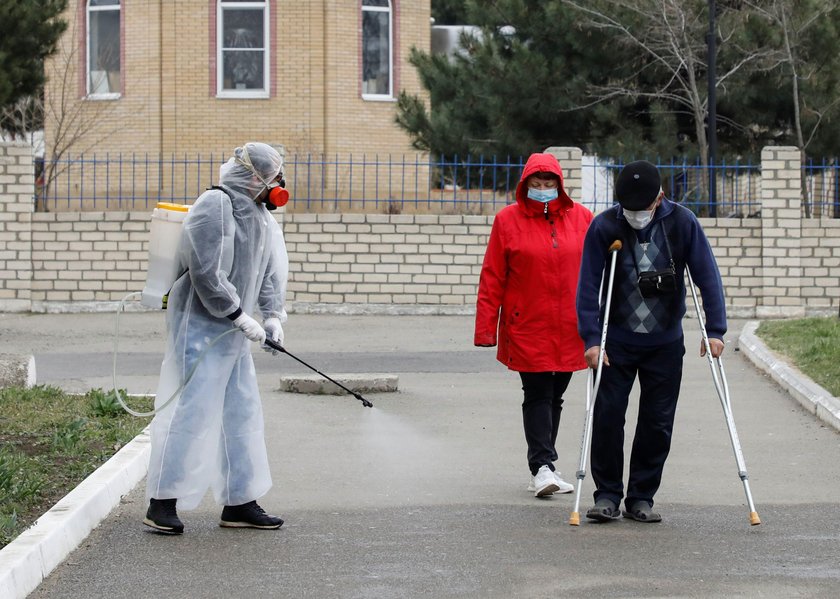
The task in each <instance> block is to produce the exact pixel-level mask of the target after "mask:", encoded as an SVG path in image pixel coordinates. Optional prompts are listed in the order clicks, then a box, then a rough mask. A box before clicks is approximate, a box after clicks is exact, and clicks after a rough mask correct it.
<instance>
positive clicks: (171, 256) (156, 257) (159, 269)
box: [113, 187, 373, 417]
mask: <svg viewBox="0 0 840 599" xmlns="http://www.w3.org/2000/svg"><path fill="white" fill-rule="evenodd" d="M216 189H220V191H222V192H223V193H227V192H225V190H224V189H221V188H218V187H216ZM281 190H282V191H283V192H286V190H285V189H281ZM285 199H286V200H288V192H286V198H285ZM282 203H283V204H285V203H286V202H285V201H283V202H282ZM281 205H282V204H281ZM189 210H190V206H189V205H184V204H170V203H166V202H159V203H158V204H157V205H156V207H155V209H154V210H153V211H152V222H151V226H150V233H149V259H148V268H147V270H146V285H145V286H144V287H143V291H142V292H133V293H129V294H128V295H126V296H125V297H124V298H123V299H122V300H120V303H119V306H118V307H117V316H116V319H115V326H114V362H113V381H114V393H115V395H116V397H117V401H119V403H120V405H121V406H122V407H123V409H124V410H125V411H126V412H128V413H129V414H131V415H133V416H138V417H146V416H154V415H155V414H156V413H157V412H159V411H161V410H163V409H164V408H166V406H168V405H169V404H170V403H171V402H172V400H173V399H175V397H177V396H178V394H179V393H180V392H181V391H182V390H183V389H184V387H185V386H186V385H187V383H189V381H190V380H191V379H192V377H193V374H194V373H195V369H196V368H197V366H198V364H199V363H200V362H201V360H202V359H203V358H204V354H205V353H206V352H207V351H208V350H210V349H211V348H212V347H213V346H214V345H216V343H218V342H219V340H220V339H221V338H222V337H224V336H225V335H229V334H231V333H235V332H237V331H238V330H239V329H237V328H231V329H230V330H227V331H225V332H224V333H222V334H221V335H218V336H217V337H216V338H214V339H213V340H212V341H210V343H209V344H208V345H207V347H205V348H204V349H203V350H202V352H201V354H199V356H198V359H197V360H196V362H195V364H193V367H192V368H191V369H190V371H189V372H188V373H187V376H186V378H185V379H184V381H183V382H182V383H181V385H180V386H179V387H178V389H176V390H175V392H174V393H173V394H172V396H171V397H170V398H169V399H167V400H166V402H165V403H164V404H163V405H161V406H160V407H158V408H156V409H153V410H152V411H150V412H137V411H135V410H133V409H131V408H130V407H129V406H128V405H127V404H126V402H125V400H124V399H123V397H122V395H121V394H120V392H119V389H118V387H117V342H118V340H119V316H120V313H121V312H122V311H123V310H124V306H125V302H126V300H128V299H131V298H136V297H137V296H140V303H141V304H142V305H144V306H146V307H147V308H154V309H157V310H161V309H162V310H165V309H166V308H167V304H168V300H169V291H170V290H171V289H172V286H173V285H174V284H175V281H177V280H178V279H179V278H180V277H181V276H183V275H184V273H186V272H187V271H186V269H185V268H182V266H181V264H180V263H179V261H178V248H179V246H180V244H181V235H182V232H183V225H184V219H185V218H186V216H187V214H188V213H189ZM266 345H267V346H268V347H270V348H272V349H274V350H275V351H279V352H281V353H284V354H286V355H288V356H289V357H291V358H293V359H294V360H297V361H298V362H300V363H301V364H303V365H304V366H306V367H307V368H309V369H310V370H313V371H315V372H316V373H318V374H319V375H321V376H322V377H324V378H325V379H327V380H328V381H330V382H331V383H334V384H335V385H337V386H338V387H340V388H341V389H343V390H345V391H347V393H349V394H350V395H352V396H353V397H355V398H356V399H358V400H359V401H361V402H362V405H363V406H365V407H367V408H370V407H373V404H372V403H371V402H370V401H368V400H367V399H365V398H364V397H362V396H361V395H360V394H359V393H356V392H354V391H351V390H350V389H348V388H347V387H345V386H344V385H342V384H341V383H339V382H337V381H335V380H334V379H332V378H330V377H329V376H327V375H326V374H324V373H323V372H321V371H320V370H318V369H316V368H315V367H313V366H310V365H309V364H307V363H306V362H304V361H303V360H301V359H300V358H298V357H297V356H295V355H293V354H291V353H290V352H289V351H288V350H286V349H285V348H284V347H283V346H281V345H279V344H277V343H275V342H273V341H271V340H270V339H266Z"/></svg>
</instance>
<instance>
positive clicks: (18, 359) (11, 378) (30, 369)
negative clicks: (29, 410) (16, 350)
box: [0, 354, 38, 389]
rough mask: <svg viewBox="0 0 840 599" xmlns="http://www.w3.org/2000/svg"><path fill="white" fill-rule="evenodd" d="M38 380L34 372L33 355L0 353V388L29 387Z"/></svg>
mask: <svg viewBox="0 0 840 599" xmlns="http://www.w3.org/2000/svg"><path fill="white" fill-rule="evenodd" d="M36 380H38V378H37V376H36V373H35V356H33V355H16V354H0V388H2V387H25V388H26V389H29V388H31V387H32V386H33V385H34V384H35V381H36Z"/></svg>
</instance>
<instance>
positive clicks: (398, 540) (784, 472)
mask: <svg viewBox="0 0 840 599" xmlns="http://www.w3.org/2000/svg"><path fill="white" fill-rule="evenodd" d="M686 326H687V336H686V339H687V343H686V345H687V348H688V352H687V356H686V372H685V376H684V383H683V394H682V397H681V400H680V406H679V409H678V411H677V424H676V428H675V432H674V443H673V448H672V452H671V457H670V458H669V461H668V464H667V466H666V470H665V476H664V480H663V485H662V487H661V490H660V492H659V494H658V495H657V509H659V510H660V511H661V513H662V515H663V518H664V521H663V522H662V523H661V524H654V525H646V524H639V523H635V522H630V521H618V522H614V523H609V524H604V525H598V524H591V523H588V522H586V521H584V522H583V523H582V524H581V526H580V527H572V526H569V525H568V524H567V523H566V522H567V520H568V516H569V512H570V510H571V507H572V503H573V499H572V496H571V495H563V496H559V495H558V496H554V497H552V498H550V499H546V500H538V499H535V498H534V497H533V496H532V495H531V494H529V493H527V492H526V491H525V486H526V484H527V482H528V472H527V467H526V463H525V443H524V439H523V435H522V431H521V423H520V418H521V412H520V407H519V404H520V403H521V398H520V395H521V391H520V389H519V382H518V377H517V376H516V374H515V373H512V372H508V371H506V370H505V369H503V368H502V367H501V366H500V365H498V364H497V363H496V362H495V361H494V359H493V355H494V354H493V350H487V349H478V348H473V347H472V346H471V339H472V317H469V316H422V317H419V316H394V317H376V316H330V315H292V316H291V318H290V322H289V324H288V327H287V335H286V338H287V346H288V348H289V349H290V350H291V351H294V352H295V353H296V354H298V355H300V356H301V357H303V358H304V359H307V361H310V363H312V364H314V365H316V366H318V367H319V368H320V369H321V370H323V371H324V372H327V373H328V374H338V373H341V372H394V373H398V375H399V387H400V390H399V391H398V392H397V393H389V394H381V395H370V396H368V397H369V399H371V400H372V401H373V402H374V404H375V407H374V408H373V409H366V408H363V407H361V405H360V404H359V402H358V401H356V400H355V399H353V398H351V397H346V396H345V397H337V396H304V395H295V394H289V393H283V392H279V391H277V390H276V388H277V387H278V382H279V377H280V376H281V375H282V374H284V373H287V372H291V371H295V369H297V366H296V365H295V364H296V363H294V362H293V361H292V360H290V359H289V358H287V357H285V356H279V357H271V356H269V355H267V354H260V355H259V356H257V357H258V360H257V368H258V371H259V374H260V385H261V392H262V395H263V403H264V406H265V414H266V430H267V433H268V435H267V436H268V443H269V453H270V457H271V466H272V474H273V476H274V480H275V486H274V487H273V488H272V490H271V491H270V492H269V493H268V495H266V496H265V497H264V498H263V499H262V500H261V504H262V505H264V506H265V507H266V508H267V509H268V510H270V511H274V512H279V513H281V514H282V515H283V516H284V518H285V519H286V524H285V525H284V526H283V528H281V529H280V530H279V531H254V530H227V529H221V528H219V527H218V525H217V522H218V516H219V513H220V508H218V507H217V506H215V505H214V504H213V502H212V500H210V499H207V500H205V502H204V503H203V504H202V505H201V506H200V507H199V509H197V510H195V511H192V512H185V513H183V514H182V517H183V520H184V522H185V525H186V528H187V530H186V533H185V534H184V535H183V536H182V537H166V536H161V535H157V534H155V533H153V532H151V531H150V530H149V529H148V528H146V527H144V526H143V525H142V524H141V522H140V521H141V519H142V516H143V513H144V511H145V507H146V506H145V500H144V497H143V484H142V481H141V483H140V484H138V485H137V486H136V487H135V488H134V490H132V491H130V492H129V493H128V494H127V495H125V497H124V498H123V499H122V501H121V502H120V504H119V505H118V507H117V508H116V509H114V510H113V511H112V512H111V513H110V515H108V517H107V518H106V519H105V520H104V521H103V522H102V523H101V525H100V526H99V527H98V528H96V529H95V530H94V531H93V532H92V533H91V534H90V536H89V537H88V538H87V539H86V540H85V541H84V542H83V543H82V545H81V546H80V547H79V548H78V549H77V550H75V551H74V552H73V553H72V554H71V555H70V556H69V557H68V558H67V559H66V560H64V561H63V563H62V564H61V565H60V566H59V567H58V568H57V569H56V570H55V571H53V572H52V573H51V574H50V575H49V576H48V577H47V578H46V580H45V581H44V582H43V583H42V584H41V585H40V586H39V587H38V588H37V589H36V590H35V591H34V592H33V593H32V594H31V597H34V598H38V599H45V598H59V597H62V598H63V597H68V598H69V597H74V598H75V597H109V598H123V597H125V598H137V597H165V596H168V597H179V598H181V597H183V598H199V597H200V598H216V597H218V598H229V597H319V598H324V597H327V598H329V597H340V598H355V597H358V598H379V597H382V598H386V597H387V598H394V597H422V596H427V597H476V598H478V597H481V598H494V597H499V598H505V599H510V598H518V597H522V598H535V597H554V596H574V597H603V596H623V597H834V596H836V592H837V588H839V585H840V518H837V515H838V499H837V498H838V497H840V434H838V432H837V431H836V430H835V429H834V428H832V427H830V426H826V425H825V424H824V423H823V422H822V421H820V420H818V419H816V418H815V417H814V415H813V414H810V413H808V412H806V411H805V410H804V409H803V408H801V407H800V405H799V404H797V403H796V402H794V401H793V400H792V399H791V398H790V396H789V395H788V394H787V393H786V392H784V391H783V390H781V389H780V388H779V387H778V386H777V385H776V384H775V383H774V382H773V381H771V380H770V379H769V378H768V377H767V376H766V375H764V374H763V373H762V372H760V371H759V370H757V369H756V368H755V367H754V366H753V365H752V364H751V363H750V362H748V361H747V360H746V359H745V358H744V357H743V356H742V355H741V354H740V352H738V351H735V344H734V343H730V345H729V347H728V348H727V353H726V354H725V359H726V368H727V376H728V379H729V384H730V389H731V392H732V398H733V406H734V407H733V410H734V415H735V421H736V423H737V425H738V432H739V434H740V438H741V442H742V445H743V450H744V455H745V458H746V461H747V466H748V470H749V473H750V483H751V488H752V492H753V495H754V497H755V501H756V505H757V509H758V512H759V514H760V516H761V519H762V525H761V526H758V527H750V526H749V521H748V510H747V507H746V502H745V499H744V493H743V486H742V484H741V482H740V480H739V479H738V476H737V468H736V465H735V461H734V458H733V454H732V450H731V446H730V444H729V439H728V436H727V433H726V427H725V424H724V420H723V417H722V413H721V409H720V405H719V402H718V399H717V396H716V394H715V392H714V388H713V386H712V383H711V376H710V374H709V369H708V363H707V362H706V360H705V359H700V358H699V357H698V356H697V349H698V347H699V338H700V337H699V333H698V332H697V330H696V324H695V323H694V321H687V323H686ZM742 326H743V323H739V322H736V323H732V329H733V330H732V331H731V332H730V338H731V339H735V338H737V334H738V332H739V330H740V328H741V327H742ZM121 328H122V330H123V337H122V340H121V342H120V343H121V351H122V352H125V353H123V354H121V361H120V372H121V373H122V374H121V375H120V381H119V383H120V386H125V387H128V388H129V390H130V391H132V392H147V391H152V390H154V386H155V382H156V367H155V366H154V364H155V361H157V362H158V363H159V360H160V354H161V352H162V332H163V318H162V316H160V315H159V314H127V315H124V316H123V320H122V325H121ZM0 330H3V331H4V333H3V337H2V338H0V341H2V343H3V344H4V346H5V344H6V343H7V342H9V343H12V344H17V345H16V347H14V348H12V347H10V348H9V350H11V349H15V350H17V351H31V352H32V353H33V354H35V356H36V362H37V368H38V373H39V381H42V382H51V383H53V384H62V386H67V387H78V388H82V389H83V388H90V387H95V386H101V387H106V388H107V387H110V377H109V375H108V372H109V369H110V359H111V355H110V353H109V352H110V351H111V348H112V342H113V340H112V332H113V317H112V316H109V315H89V314H88V315H60V316H50V315H39V316H30V315H26V316H14V315H0ZM27 343H28V344H30V345H31V347H30V348H29V349H28V350H26V349H25V348H24V347H22V345H25V344H27ZM126 356H128V358H126ZM103 363H104V364H105V367H104V368H103V366H102V364H103ZM150 364H151V365H152V366H150ZM135 368H136V370H135V372H132V369H135ZM42 375H43V379H42ZM584 381H585V377H584V375H583V373H580V374H577V375H576V376H575V377H574V378H573V381H572V385H571V387H570V389H569V391H568V394H567V402H566V410H565V411H564V413H563V422H562V423H561V429H560V438H559V439H558V452H559V454H560V456H561V457H560V460H559V461H558V464H557V466H558V468H559V469H560V470H562V471H563V473H564V476H565V477H566V478H567V479H569V478H573V472H574V470H575V469H576V467H577V460H578V454H579V443H580V433H581V430H582V423H583V399H584V391H583V390H584ZM634 407H635V406H632V405H631V410H630V413H628V422H631V423H632V422H633V420H634V415H633V410H634ZM628 429H632V426H628ZM629 433H630V430H628V436H631V435H630V434H629ZM628 443H629V439H628ZM583 484H584V493H583V505H582V508H583V510H585V509H586V508H587V507H588V506H589V505H590V504H591V495H592V490H593V488H592V482H591V478H590V477H588V478H587V479H586V480H585V481H584V483H583Z"/></svg>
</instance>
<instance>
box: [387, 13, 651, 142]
mask: <svg viewBox="0 0 840 599" xmlns="http://www.w3.org/2000/svg"><path fill="white" fill-rule="evenodd" d="M465 10H466V20H467V22H468V23H470V24H472V25H476V26H478V27H480V31H481V33H480V34H479V35H474V36H471V35H468V34H466V35H464V36H463V37H462V45H463V52H461V53H459V54H458V55H456V56H454V57H453V58H452V59H451V60H450V59H448V58H447V57H446V56H442V55H435V56H432V55H429V54H427V53H425V52H422V51H419V50H416V49H415V50H413V51H412V53H411V57H410V62H411V63H412V64H413V65H414V66H415V67H416V68H417V70H418V73H419V75H420V79H421V81H422V83H423V86H424V87H425V88H426V89H427V90H428V92H429V94H428V99H429V104H430V106H427V105H426V104H425V102H424V101H423V100H422V99H421V98H420V97H418V96H413V95H408V94H405V93H403V94H401V95H400V98H399V102H398V116H397V122H398V123H399V124H400V126H402V127H403V128H404V129H405V130H406V131H407V132H408V133H409V134H410V136H411V138H412V141H413V143H414V145H415V147H417V148H418V149H422V150H426V151H430V152H432V153H433V154H445V155H451V154H455V153H457V154H459V155H462V156H463V155H467V154H471V155H473V156H477V155H484V156H497V157H504V156H507V155H510V156H520V155H528V154H529V153H531V152H534V151H541V150H542V149H544V148H545V147H547V146H550V145H575V146H583V147H584V148H586V149H587V150H590V151H597V150H598V149H599V148H600V147H602V143H603V142H602V140H605V139H609V143H610V144H613V145H621V144H624V145H625V146H628V147H632V148H633V149H634V150H641V149H642V148H644V146H645V144H646V143H649V142H650V139H649V137H648V136H646V135H645V134H644V127H645V125H644V123H641V124H640V123H639V122H638V121H637V120H636V119H635V118H633V116H632V115H633V114H634V111H635V110H636V108H635V106H634V104H635V103H634V102H633V101H632V100H628V99H616V100H615V101H614V102H609V103H601V104H598V105H590V106H586V104H587V103H589V98H588V96H587V89H588V86H589V85H590V84H591V83H592V82H599V81H600V82H606V81H608V80H609V79H610V78H611V77H615V76H617V72H618V69H619V68H620V66H621V63H622V60H623V59H622V56H621V51H620V50H618V51H617V50H616V49H614V48H611V43H610V39H609V37H607V36H604V35H600V34H598V32H594V31H591V30H589V31H587V30H584V29H582V28H581V27H580V24H579V17H578V15H577V13H576V12H575V11H573V10H570V9H567V8H565V7H563V6H562V3H561V2H558V1H551V0H549V1H543V2H526V1H525V0H494V1H490V0H468V1H467V2H466V4H465ZM607 55H609V56H610V57H611V59H610V60H609V61H605V60H602V57H603V56H607ZM626 113H629V114H630V115H631V116H630V117H629V118H624V117H623V115H624V114H626Z"/></svg>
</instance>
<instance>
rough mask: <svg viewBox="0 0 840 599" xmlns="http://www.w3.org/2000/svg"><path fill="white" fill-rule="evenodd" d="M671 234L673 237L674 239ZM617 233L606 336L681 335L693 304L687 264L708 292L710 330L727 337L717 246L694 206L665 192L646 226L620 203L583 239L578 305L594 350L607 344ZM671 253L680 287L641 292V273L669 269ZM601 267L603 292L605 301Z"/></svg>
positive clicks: (651, 339)
mask: <svg viewBox="0 0 840 599" xmlns="http://www.w3.org/2000/svg"><path fill="white" fill-rule="evenodd" d="M664 235H667V237H668V240H667V243H666V241H665V238H664ZM615 240H621V242H622V248H621V250H619V251H618V255H617V257H616V268H615V280H614V283H613V297H612V302H611V307H610V312H611V314H610V318H609V325H608V329H607V339H613V340H615V341H618V342H620V343H629V344H634V345H644V346H651V345H660V344H666V343H671V342H673V341H676V340H677V339H679V338H680V337H681V336H682V334H683V331H682V319H683V316H685V310H686V304H685V302H686V288H685V277H684V273H685V267H686V265H688V268H689V269H690V270H691V276H692V278H693V279H694V284H695V285H697V286H698V287H699V288H700V293H701V295H702V297H703V311H704V313H705V320H706V332H707V334H708V336H709V337H714V338H717V339H723V335H724V334H725V333H726V308H725V304H724V299H723V284H722V282H721V278H720V271H719V270H718V267H717V263H716V262H715V257H714V255H713V254H712V248H711V247H710V246H709V241H708V239H706V235H705V233H703V229H702V227H701V226H700V223H699V221H698V220H697V217H695V216H694V214H693V213H692V212H691V211H690V210H688V209H687V208H684V207H683V206H680V205H679V204H675V203H673V202H671V201H669V200H666V199H663V200H662V203H661V205H660V206H659V207H658V208H657V209H656V212H655V213H654V218H653V221H652V222H651V223H650V224H648V225H647V226H646V227H645V228H644V229H642V230H640V231H636V230H634V229H633V228H632V227H630V225H629V224H628V223H627V221H626V220H625V219H624V216H623V214H622V209H621V206H619V205H618V204H616V205H615V206H613V207H612V208H610V209H608V210H605V211H604V212H602V213H600V214H598V215H597V216H596V217H595V218H594V219H593V220H592V224H591V225H590V226H589V230H588V231H587V233H586V239H585V241H584V244H583V261H582V262H581V266H580V280H579V281H578V290H577V304H576V305H577V317H578V331H579V332H580V336H581V337H582V338H583V341H584V344H585V347H586V348H587V349H588V348H590V347H593V346H596V345H600V343H601V328H602V324H603V321H602V316H603V314H602V313H603V309H604V306H603V303H604V301H605V299H606V293H607V283H608V277H609V267H610V260H611V257H610V255H609V251H608V250H609V247H610V245H611V244H612V243H613V242H614V241H615ZM669 245H670V248H669ZM631 252H632V253H631ZM634 256H635V260H634ZM671 257H673V260H674V266H675V270H676V276H677V290H676V292H675V293H673V294H670V295H668V296H664V297H654V298H644V297H642V295H641V293H640V291H639V285H638V272H644V271H648V270H664V269H666V268H668V266H669V262H670V261H669V259H670V258H671ZM602 273H603V276H604V281H603V291H602V293H601V295H602V298H600V300H599V297H598V290H599V288H600V286H601V277H602Z"/></svg>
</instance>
